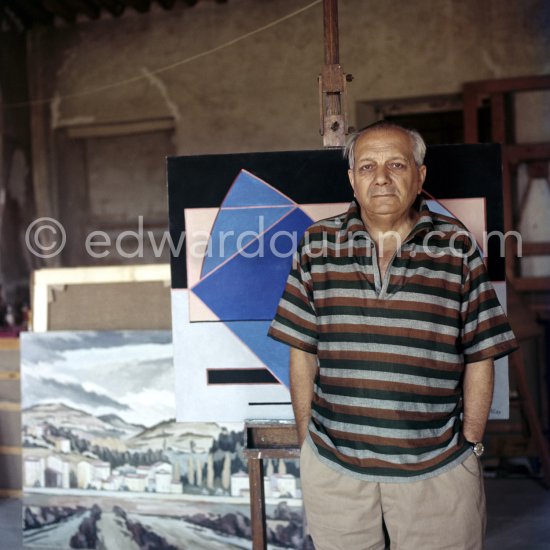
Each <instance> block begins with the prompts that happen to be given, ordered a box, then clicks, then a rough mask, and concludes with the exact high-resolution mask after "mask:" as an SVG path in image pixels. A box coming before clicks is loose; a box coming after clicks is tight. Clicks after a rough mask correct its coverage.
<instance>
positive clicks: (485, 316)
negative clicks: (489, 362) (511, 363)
mask: <svg viewBox="0 0 550 550" xmlns="http://www.w3.org/2000/svg"><path fill="white" fill-rule="evenodd" d="M473 248H474V250H473V251H471V252H470V253H469V254H468V255H465V258H464V263H463V286H462V291H463V295H462V305H461V317H462V331H461V344H462V352H463V354H464V359H465V362H466V363H474V362H477V361H483V360H484V359H498V358H499V357H503V356H504V355H507V354H509V353H511V352H512V351H514V350H516V349H517V348H518V343H517V341H516V338H515V336H514V333H513V332H512V329H511V327H510V324H509V323H508V319H507V318H506V314H505V313H504V311H503V309H502V306H501V305H500V302H499V301H498V298H497V295H496V292H495V289H494V288H493V285H492V284H491V281H490V280H489V275H488V273H487V269H486V267H485V264H484V263H483V259H482V257H481V254H480V253H479V251H478V249H477V248H476V247H475V246H474V247H473Z"/></svg>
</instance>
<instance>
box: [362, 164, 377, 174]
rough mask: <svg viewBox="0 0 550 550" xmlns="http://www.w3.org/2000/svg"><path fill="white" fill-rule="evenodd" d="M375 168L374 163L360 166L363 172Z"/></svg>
mask: <svg viewBox="0 0 550 550" xmlns="http://www.w3.org/2000/svg"><path fill="white" fill-rule="evenodd" d="M373 168H374V164H362V165H361V166H360V167H359V170H360V171H361V172H368V171H370V170H372V169H373Z"/></svg>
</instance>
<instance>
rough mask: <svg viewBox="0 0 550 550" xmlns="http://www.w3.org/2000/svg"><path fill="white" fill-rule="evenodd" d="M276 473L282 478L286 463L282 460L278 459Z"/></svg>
mask: <svg viewBox="0 0 550 550" xmlns="http://www.w3.org/2000/svg"><path fill="white" fill-rule="evenodd" d="M277 473H278V474H280V475H282V476H284V475H285V474H286V463H285V461H284V460H283V459H282V458H279V470H278V472H277Z"/></svg>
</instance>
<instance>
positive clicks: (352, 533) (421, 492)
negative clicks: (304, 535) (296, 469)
mask: <svg viewBox="0 0 550 550" xmlns="http://www.w3.org/2000/svg"><path fill="white" fill-rule="evenodd" d="M300 476H301V481H302V493H303V498H304V505H305V511H306V517H307V525H308V529H309V533H310V534H311V537H312V539H313V542H314V543H315V549H316V550H383V549H384V548H385V543H384V533H383V528H382V522H384V523H385V524H386V528H387V531H388V534H389V537H390V541H391V546H390V548H391V550H466V549H468V550H480V549H482V548H483V541H484V536H485V524H486V511H485V490H484V486H483V475H482V471H481V464H480V461H479V459H478V458H477V457H476V456H475V455H474V454H472V455H471V456H469V457H468V458H467V459H466V460H465V461H464V462H463V463H461V464H459V465H458V466H455V467H454V468H453V469H451V470H449V471H447V472H444V473H442V474H440V475H438V476H435V477H432V478H429V479H425V480H422V481H412V482H410V483H377V482H371V481H361V480H358V479H355V478H353V477H351V476H347V475H343V474H340V473H339V472H337V471H335V470H333V469H332V468H329V467H328V466H325V465H324V464H323V463H322V462H321V461H320V460H319V459H318V458H317V456H316V455H315V453H314V451H313V450H312V449H311V447H310V445H309V443H308V442H307V441H306V443H304V445H303V446H302V452H301V457H300Z"/></svg>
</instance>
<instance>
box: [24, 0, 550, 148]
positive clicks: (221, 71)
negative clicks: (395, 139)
mask: <svg viewBox="0 0 550 550" xmlns="http://www.w3.org/2000/svg"><path fill="white" fill-rule="evenodd" d="M306 4H307V2H304V1H301V2H295V1H291V0H267V1H262V2H257V1H254V0H231V1H230V2H228V3H227V4H226V5H217V4H215V3H213V2H206V1H203V2H200V3H198V4H197V5H196V6H195V7H194V8H193V9H185V8H184V7H183V6H179V5H176V8H175V9H174V10H172V11H169V12H164V11H162V10H161V9H160V8H157V9H154V10H152V11H151V13H150V14H147V15H145V16H143V15H138V14H135V13H131V12H130V11H128V13H127V14H125V15H124V16H123V17H122V18H120V19H112V18H109V17H107V16H106V17H105V18H104V19H103V20H101V21H96V22H85V23H80V24H78V25H76V26H71V27H66V28H55V29H43V30H40V31H36V32H34V33H33V37H32V38H33V46H34V47H33V50H34V52H35V53H36V56H37V59H36V60H35V61H39V63H40V70H41V78H42V80H43V87H42V91H43V93H44V94H45V96H46V97H52V98H54V101H53V102H52V103H51V109H50V111H51V112H50V116H51V120H50V123H51V127H52V128H58V127H62V126H63V127H65V126H72V125H78V124H86V123H100V122H112V121H121V120H135V119H139V118H141V119H147V118H160V117H166V116H168V117H173V119H174V120H175V122H176V132H175V152H176V153H177V154H196V153H214V152H216V153H220V152H240V151H254V150H277V149H301V148H310V147H318V146H320V145H321V140H320V137H319V134H318V96H317V74H318V73H319V70H320V68H321V65H322V63H323V34H322V29H323V26H322V25H323V23H322V5H321V3H318V4H316V5H315V6H313V7H312V8H310V9H308V10H307V11H305V12H303V13H301V14H299V15H296V16H295V17H293V18H291V19H289V20H287V21H285V22H283V23H281V24H279V25H276V26H273V27H271V28H269V29H267V30H265V31H262V32H260V33H258V34H255V35H253V36H251V37H249V38H246V39H244V40H242V41H240V42H238V43H236V44H233V45H231V46H228V47H226V48H224V49H222V50H220V51H216V52H214V53H212V54H210V55H206V56H204V57H201V58H200V59H197V60H195V61H192V62H190V63H187V64H181V65H175V66H174V67H173V68H167V67H170V66H171V65H174V64H177V63H178V62H180V61H182V60H184V59H186V58H189V57H192V56H195V55H197V54H200V53H202V52H205V51H207V50H209V49H212V48H215V47H217V46H219V45H220V44H223V43H225V42H227V41H230V40H233V39H235V38H237V37H239V36H242V35H244V34H246V33H249V32H251V31H253V30H255V29H258V28H259V27H262V26H264V25H267V24H269V23H271V22H272V21H274V20H276V19H278V18H281V17H283V16H285V15H287V14H289V13H291V12H293V11H294V10H296V9H298V8H299V7H301V6H304V5H306ZM534 14H536V15H534ZM339 19H340V48H341V54H340V59H341V62H342V65H343V67H344V69H345V70H346V71H347V72H351V73H352V74H353V75H354V77H355V80H354V81H353V83H352V84H351V85H350V86H349V106H350V111H351V113H350V114H351V117H350V120H351V122H352V123H353V120H354V106H355V102H356V101H359V100H362V101H364V100H368V99H379V98H384V97H391V98H398V97H411V96H422V95H434V94H446V93H458V92H460V90H461V86H462V83H463V82H465V81H469V80H479V79H488V78H503V77H509V76H521V75H532V74H544V73H548V72H549V71H550V55H549V54H550V34H549V33H548V32H547V29H548V28H550V8H549V6H548V3H546V2H544V0H506V1H505V2H503V1H501V0H484V1H482V2H480V1H479V0H460V1H459V0H416V1H414V2H409V1H406V0H386V1H384V2H378V1H375V0H345V1H343V2H340V7H339ZM34 66H35V68H36V63H35V64H34ZM163 68H167V69H166V70H162V69H163ZM159 70H162V72H158V71H159ZM124 81H126V82H127V83H126V84H120V83H121V82H124ZM101 88H105V89H104V90H103V91H95V92H94V90H100V89H101ZM70 96H72V97H70ZM75 96H76V97H75ZM63 98H67V99H63Z"/></svg>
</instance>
